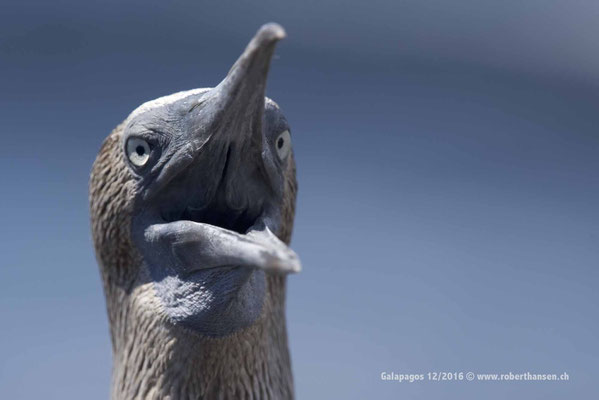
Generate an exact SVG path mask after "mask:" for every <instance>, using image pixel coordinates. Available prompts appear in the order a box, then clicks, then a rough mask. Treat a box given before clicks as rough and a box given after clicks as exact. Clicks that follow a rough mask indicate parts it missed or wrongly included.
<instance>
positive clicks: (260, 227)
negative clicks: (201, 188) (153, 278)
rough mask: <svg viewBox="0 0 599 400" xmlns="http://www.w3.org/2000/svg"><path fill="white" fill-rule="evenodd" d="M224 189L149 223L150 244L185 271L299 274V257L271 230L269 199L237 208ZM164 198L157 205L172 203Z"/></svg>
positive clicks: (273, 219) (274, 225) (147, 236)
mask: <svg viewBox="0 0 599 400" xmlns="http://www.w3.org/2000/svg"><path fill="white" fill-rule="evenodd" d="M179 187H181V186H179ZM222 189H224V185H223V186H221V187H219V190H216V193H215V195H214V196H213V197H212V198H211V200H210V201H209V202H207V203H206V205H196V204H197V203H194V202H193V200H190V201H189V203H188V204H187V205H185V203H183V202H181V203H179V204H181V205H180V206H179V207H178V209H169V210H165V211H163V212H161V213H160V216H161V218H160V220H159V221H156V220H154V222H153V223H150V224H149V226H148V225H146V228H145V232H144V237H145V241H146V243H153V244H158V248H160V249H162V250H160V252H161V254H171V256H172V257H174V264H173V265H176V266H177V269H178V270H180V272H181V273H184V274H189V273H193V272H197V271H200V270H204V269H209V268H216V267H225V266H240V267H246V268H248V267H249V268H257V269H262V270H265V271H269V272H272V273H277V274H287V273H293V272H299V271H300V269H301V264H300V262H299V259H298V257H297V255H296V254H295V252H294V251H293V250H291V249H290V248H289V247H288V246H287V244H285V243H284V242H282V241H281V240H280V239H279V238H278V237H277V236H276V235H275V234H274V233H273V231H274V232H276V228H277V226H278V224H277V222H276V221H277V218H276V217H273V214H272V213H268V212H265V203H263V202H262V201H255V202H254V203H251V202H249V203H246V207H244V208H242V209H236V208H234V207H231V206H229V205H228V203H227V201H226V196H225V191H224V190H222ZM189 194H190V196H183V194H182V193H179V195H178V196H177V198H178V199H179V200H181V198H183V199H185V198H191V199H193V198H197V197H195V196H193V195H192V193H189ZM166 200H167V199H163V201H160V202H159V203H162V204H168V203H169V202H168V201H166ZM275 214H276V213H275Z"/></svg>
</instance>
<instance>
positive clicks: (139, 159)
mask: <svg viewBox="0 0 599 400" xmlns="http://www.w3.org/2000/svg"><path fill="white" fill-rule="evenodd" d="M127 157H128V158H129V161H131V164H133V165H135V166H136V167H143V166H144V165H145V164H146V163H147V162H148V160H149V158H150V145H149V144H148V142H146V141H145V140H143V139H140V138H135V137H132V138H129V140H127Z"/></svg>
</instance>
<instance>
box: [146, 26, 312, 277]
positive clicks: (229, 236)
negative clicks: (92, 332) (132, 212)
mask: <svg viewBox="0 0 599 400" xmlns="http://www.w3.org/2000/svg"><path fill="white" fill-rule="evenodd" d="M284 37H285V31H284V30H283V28H282V27H281V26H279V25H277V24H267V25H264V26H263V27H262V28H260V30H259V31H258V32H257V33H256V35H255V36H254V38H253V39H252V40H251V41H250V43H249V44H248V46H247V47H246V49H245V51H244V52H243V54H242V55H241V56H240V57H239V59H238V60H237V61H236V62H235V64H234V65H233V67H232V68H231V70H230V71H229V73H228V74H227V76H226V78H225V79H224V80H223V81H222V82H221V83H220V84H219V85H217V86H216V87H215V88H214V89H212V90H210V91H209V92H208V93H207V94H206V95H205V96H204V97H203V98H202V100H201V102H202V104H201V107H199V110H198V112H197V113H196V114H194V118H197V121H201V122H202V125H203V126H206V127H208V128H207V129H206V130H207V131H209V135H210V137H209V139H208V140H206V143H205V144H204V145H203V146H202V149H199V151H200V152H203V154H204V155H205V157H220V159H219V160H220V161H218V162H216V161H214V159H210V160H211V162H205V163H204V162H201V161H202V160H208V158H206V159H202V158H201V157H202V156H196V155H194V157H189V158H187V159H185V160H184V161H185V163H179V164H174V165H178V166H179V167H181V166H182V165H184V164H187V165H186V168H192V169H193V168H196V167H195V166H192V165H191V164H190V163H191V159H192V158H195V159H196V160H195V161H193V162H194V163H195V164H197V165H198V166H201V167H203V168H206V167H211V165H210V164H211V163H212V165H217V164H218V165H222V166H221V167H218V168H216V167H213V169H214V171H208V172H206V173H209V174H210V175H211V179H213V182H214V184H210V185H205V186H206V187H207V186H211V187H212V189H210V190H213V192H214V193H215V195H214V196H212V198H211V200H210V202H211V203H209V204H202V205H201V206H198V207H196V208H195V209H194V211H189V208H188V209H187V210H186V214H185V216H184V217H181V218H179V220H175V221H172V222H168V223H161V224H153V225H151V226H149V227H148V228H147V229H146V231H145V239H146V241H148V242H150V243H152V244H153V245H154V246H158V247H159V248H161V249H163V250H167V249H168V250H170V251H167V252H164V251H163V252H162V254H165V253H170V256H171V257H172V258H173V261H174V264H175V265H176V266H177V269H179V270H180V271H181V272H185V273H192V272H195V271H197V270H202V269H206V268H215V267H222V266H245V267H251V268H259V269H263V270H265V271H269V272H273V273H282V274H285V273H293V272H299V271H300V269H301V265H300V262H299V259H298V257H297V255H296V254H295V252H293V250H291V249H290V248H289V247H288V246H287V245H286V244H285V243H283V242H282V241H281V240H279V239H278V238H277V237H276V236H275V235H274V234H273V233H272V232H273V231H275V232H276V229H277V227H278V222H277V217H276V213H273V212H272V211H269V207H268V202H269V199H268V196H271V195H272V194H268V193H270V192H272V190H271V188H269V186H268V183H267V182H268V177H267V172H266V171H265V167H264V164H263V159H262V150H263V149H262V146H263V133H262V122H263V121H262V120H263V113H264V101H265V100H264V98H265V88H266V78H267V75H268V69H269V65H270V60H271V58H272V54H273V52H274V48H275V44H276V42H277V41H279V40H280V39H282V38H284ZM197 125H200V123H198V124H197ZM198 137H200V135H199V134H198ZM217 155H218V156H217ZM221 170H222V171H221ZM177 173H179V172H177ZM198 173H199V172H198ZM216 175H218V176H216ZM207 181H209V179H207ZM211 182H212V181H211ZM193 184H194V185H196V186H197V185H198V184H197V182H193ZM206 187H203V188H202V189H201V190H203V191H206V190H208V189H206ZM192 197H193V196H192ZM214 199H216V200H214ZM215 202H216V203H217V204H215ZM190 206H191V205H190ZM191 208H193V207H191ZM248 215H249V216H251V217H249V222H247V220H248ZM273 215H275V216H273ZM239 219H245V220H246V221H245V222H241V223H240V222H239ZM217 221H218V222H217ZM222 221H225V222H222ZM240 225H241V226H243V228H238V227H239V226H240ZM233 227H237V228H233Z"/></svg>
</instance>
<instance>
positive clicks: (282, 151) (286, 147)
mask: <svg viewBox="0 0 599 400" xmlns="http://www.w3.org/2000/svg"><path fill="white" fill-rule="evenodd" d="M275 147H276V148H277V155H278V156H279V158H280V159H281V160H283V159H284V158H285V157H287V155H288V154H289V151H290V150H291V135H290V134H289V131H288V130H285V131H283V132H282V133H281V134H280V135H279V137H277V140H276V141H275Z"/></svg>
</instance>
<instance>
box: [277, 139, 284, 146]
mask: <svg viewBox="0 0 599 400" xmlns="http://www.w3.org/2000/svg"><path fill="white" fill-rule="evenodd" d="M284 143H285V139H283V138H282V137H280V138H279V140H277V147H278V148H279V149H280V148H281V147H283V144H284Z"/></svg>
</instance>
